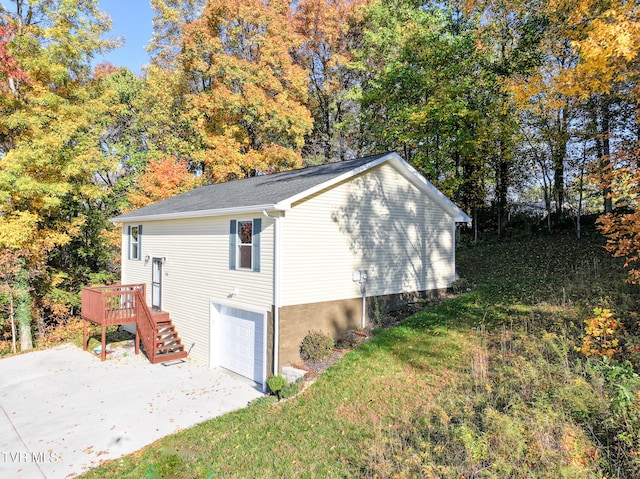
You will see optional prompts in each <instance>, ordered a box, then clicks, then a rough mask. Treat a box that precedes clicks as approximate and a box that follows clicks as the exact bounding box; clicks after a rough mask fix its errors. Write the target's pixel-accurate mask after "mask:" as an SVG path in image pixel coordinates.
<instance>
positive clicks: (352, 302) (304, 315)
mask: <svg viewBox="0 0 640 479" xmlns="http://www.w3.org/2000/svg"><path fill="white" fill-rule="evenodd" d="M445 291H446V289H438V290H431V291H414V292H408V293H400V294H389V295H382V296H374V297H368V298H367V303H366V308H367V317H366V324H367V325H368V324H369V322H370V321H371V319H372V318H373V310H374V307H375V306H374V305H375V304H376V302H377V307H378V308H379V309H380V310H381V311H383V312H390V311H394V310H399V309H402V308H403V307H404V306H406V305H407V304H408V303H410V302H414V301H417V300H419V299H421V298H427V297H437V296H438V295H439V294H441V293H443V292H445ZM361 326H362V298H361V297H360V298H350V299H343V300H338V301H325V302H321V303H310V304H298V305H294V306H284V307H282V308H280V334H279V336H280V356H279V361H278V364H279V368H278V369H280V370H281V369H282V367H283V366H288V365H291V364H295V363H300V362H301V361H302V359H301V358H300V345H301V343H302V340H303V339H304V337H305V336H306V335H307V334H308V333H309V331H310V330H314V331H320V332H322V333H324V334H326V335H328V336H331V337H332V338H333V339H334V340H335V341H337V340H338V339H340V338H341V337H342V336H344V335H345V334H346V333H347V332H349V331H353V330H356V329H358V328H360V327H361ZM271 370H272V369H271Z"/></svg>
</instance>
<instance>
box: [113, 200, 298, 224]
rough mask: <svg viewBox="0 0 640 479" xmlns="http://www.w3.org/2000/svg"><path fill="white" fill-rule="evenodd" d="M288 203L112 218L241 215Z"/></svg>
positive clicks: (119, 220)
mask: <svg viewBox="0 0 640 479" xmlns="http://www.w3.org/2000/svg"><path fill="white" fill-rule="evenodd" d="M287 209H288V208H286V205H285V206H283V205H280V204H275V205H274V204H266V205H251V206H242V207H237V208H216V209H210V210H198V211H182V212H179V213H164V214H159V215H158V214H154V215H140V216H127V217H123V216H116V217H115V218H111V219H110V220H109V221H111V222H112V223H113V224H118V223H121V224H123V223H140V222H143V221H162V220H176V219H189V218H203V217H212V216H229V215H241V214H247V213H256V212H259V213H262V211H264V210H267V211H286V210H287Z"/></svg>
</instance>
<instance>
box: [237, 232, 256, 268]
mask: <svg viewBox="0 0 640 479" xmlns="http://www.w3.org/2000/svg"><path fill="white" fill-rule="evenodd" d="M252 257H253V221H238V256H237V260H238V263H237V267H238V268H239V269H252V267H253V265H252Z"/></svg>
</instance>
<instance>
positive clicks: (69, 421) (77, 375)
mask: <svg viewBox="0 0 640 479" xmlns="http://www.w3.org/2000/svg"><path fill="white" fill-rule="evenodd" d="M113 356H117V354H115V353H114V354H113ZM261 394H262V393H261V388H258V387H257V386H256V384H255V383H253V382H251V381H249V380H245V379H243V378H240V377H238V376H236V375H234V374H232V373H230V372H227V371H225V370H223V369H213V370H212V369H209V368H208V367H207V366H205V365H202V364H198V363H196V362H194V361H190V360H188V359H187V360H186V361H185V362H183V363H181V364H177V365H172V366H164V365H162V364H156V365H152V364H150V363H149V362H148V361H147V359H146V358H145V357H144V356H143V355H142V354H140V355H139V356H135V355H133V354H128V355H124V356H120V357H113V358H109V359H108V360H107V361H105V362H101V361H100V358H99V357H96V356H94V355H93V354H91V353H89V352H86V351H82V349H80V348H78V347H76V346H74V345H64V346H60V347H57V348H54V349H49V350H45V351H36V352H32V353H28V354H22V355H19V356H14V357H10V358H6V359H2V360H0V477H2V478H4V477H11V478H25V479H32V478H43V477H45V478H48V479H58V478H60V479H62V478H67V477H73V476H75V475H77V474H80V473H82V472H84V471H86V470H87V469H89V468H92V467H95V466H97V465H99V464H100V462H101V461H105V460H107V459H113V458H117V457H120V456H123V455H126V454H129V453H132V452H134V451H136V450H138V449H140V448H142V447H143V446H145V445H147V444H150V443H151V442H153V441H155V440H156V439H159V438H161V437H163V436H166V435H169V434H171V433H174V432H176V431H179V430H180V429H184V428H188V427H190V426H192V425H194V424H197V423H199V422H202V421H205V420H207V419H210V418H213V417H215V416H218V415H221V414H224V413H226V412H229V411H233V410H235V409H239V408H242V407H244V406H246V405H247V403H248V402H249V401H251V400H252V399H255V398H257V397H259V396H260V395H261Z"/></svg>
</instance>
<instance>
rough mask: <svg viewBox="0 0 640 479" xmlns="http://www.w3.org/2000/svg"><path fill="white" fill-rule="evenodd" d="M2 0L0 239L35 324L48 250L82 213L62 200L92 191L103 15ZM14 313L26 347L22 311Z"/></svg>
mask: <svg viewBox="0 0 640 479" xmlns="http://www.w3.org/2000/svg"><path fill="white" fill-rule="evenodd" d="M11 3H12V7H11V9H8V8H7V7H5V6H3V5H0V27H2V28H3V37H2V42H1V44H2V47H0V48H1V49H2V50H1V51H2V52H4V53H2V54H3V55H5V56H6V55H7V54H8V55H9V56H10V57H11V58H12V59H13V60H14V61H15V63H14V65H15V66H14V67H12V68H10V69H9V70H8V71H7V64H5V65H4V67H3V70H2V72H1V73H0V80H3V84H4V85H7V87H4V88H0V198H1V199H2V202H1V204H2V206H0V248H3V249H9V250H12V251H15V252H17V253H18V254H19V256H20V264H21V267H22V268H23V269H24V272H23V273H22V274H20V275H17V277H19V278H20V281H21V283H20V284H21V286H20V287H21V288H23V290H24V291H25V292H33V293H34V294H33V295H32V297H31V299H27V300H24V295H22V296H21V297H22V298H23V300H21V301H22V303H23V304H27V303H28V305H29V308H27V309H29V310H30V312H31V311H33V312H34V313H35V315H34V316H35V317H36V318H37V319H38V321H37V324H38V326H39V325H40V324H41V317H40V313H39V311H40V310H39V307H40V306H39V305H40V304H41V300H42V298H44V297H45V296H46V294H47V291H48V288H49V286H48V285H50V284H51V282H52V280H53V278H54V277H56V276H57V273H56V272H55V271H52V270H51V269H50V267H49V255H51V253H52V252H53V251H54V250H55V249H56V248H58V247H60V246H62V245H65V244H68V243H69V242H70V241H71V239H72V238H73V237H74V236H76V235H77V234H78V232H79V231H80V228H81V225H82V224H83V222H84V215H83V214H82V212H81V211H80V210H76V211H75V212H73V213H72V210H71V209H69V208H68V205H69V204H71V203H73V202H76V201H79V200H80V199H81V198H87V197H89V198H90V197H94V196H96V195H97V194H99V189H98V188H97V187H96V185H95V184H94V183H93V182H92V178H93V174H94V173H95V169H96V159H99V158H101V154H100V150H99V143H98V134H99V132H98V131H96V128H95V127H94V126H95V124H94V119H95V117H96V115H99V113H100V112H101V111H102V104H101V102H100V101H99V98H98V97H96V96H95V95H93V92H92V91H91V90H90V89H89V88H88V84H89V83H90V73H91V67H90V63H91V59H92V58H93V57H94V55H95V54H97V53H99V52H103V51H106V50H107V49H109V48H110V47H111V46H112V43H111V42H110V41H106V40H103V39H102V38H101V36H102V34H103V33H105V32H106V31H107V30H108V29H109V27H110V22H109V19H108V17H106V16H105V15H104V14H102V13H101V12H100V11H99V10H98V8H97V1H95V0H66V1H63V0H59V1H50V0H33V1H29V2H27V1H25V0H15V1H13V2H11ZM5 4H6V2H5ZM25 281H26V283H25ZM35 284H38V285H40V286H39V287H38V290H37V291H35V288H34V285H35ZM27 295H28V293H27ZM20 318H21V319H20ZM20 318H19V319H20V321H19V329H20V331H21V333H20V335H21V346H22V349H28V348H30V347H31V328H32V315H31V314H24V315H20Z"/></svg>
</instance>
